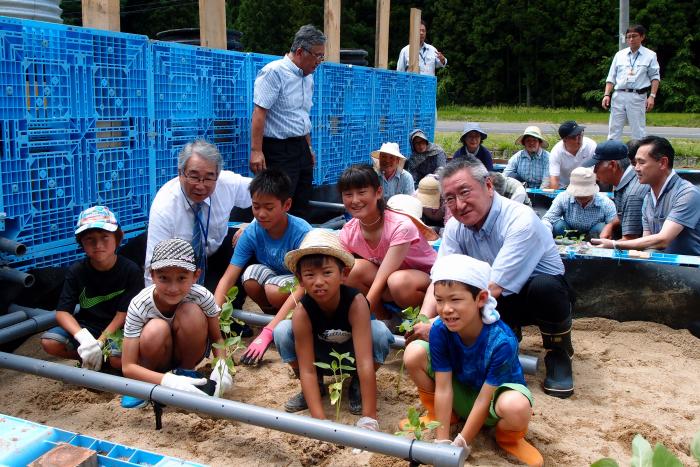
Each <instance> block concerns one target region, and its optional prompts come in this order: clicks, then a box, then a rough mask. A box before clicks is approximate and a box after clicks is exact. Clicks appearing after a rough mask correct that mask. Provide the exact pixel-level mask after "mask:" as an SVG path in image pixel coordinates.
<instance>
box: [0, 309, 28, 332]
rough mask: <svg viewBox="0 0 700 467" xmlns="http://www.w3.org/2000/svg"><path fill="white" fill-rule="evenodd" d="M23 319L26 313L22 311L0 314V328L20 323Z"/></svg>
mask: <svg viewBox="0 0 700 467" xmlns="http://www.w3.org/2000/svg"><path fill="white" fill-rule="evenodd" d="M25 319H27V314H26V313H25V312H23V311H15V312H13V313H7V314H6V315H2V316H0V329H2V328H6V327H7V326H12V325H13V324H17V323H20V322H22V321H24V320H25Z"/></svg>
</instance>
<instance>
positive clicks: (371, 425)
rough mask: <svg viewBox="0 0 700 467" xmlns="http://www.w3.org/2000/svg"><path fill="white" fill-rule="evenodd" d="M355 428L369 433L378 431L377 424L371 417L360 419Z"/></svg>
mask: <svg viewBox="0 0 700 467" xmlns="http://www.w3.org/2000/svg"><path fill="white" fill-rule="evenodd" d="M355 426H356V427H357V428H364V429H365V430H370V431H379V422H378V421H376V420H375V419H373V418H372V417H362V418H361V419H359V420H358V421H357V423H355Z"/></svg>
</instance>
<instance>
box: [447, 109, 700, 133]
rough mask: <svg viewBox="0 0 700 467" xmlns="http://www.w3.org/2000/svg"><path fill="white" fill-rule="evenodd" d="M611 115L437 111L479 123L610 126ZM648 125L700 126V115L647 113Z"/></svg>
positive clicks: (577, 111)
mask: <svg viewBox="0 0 700 467" xmlns="http://www.w3.org/2000/svg"><path fill="white" fill-rule="evenodd" d="M608 115H609V114H608V113H607V112H605V111H603V109H600V110H587V109H584V108H583V107H575V108H572V109H566V108H554V109H551V108H546V107H520V106H505V105H496V106H490V107H465V106H457V105H449V106H445V107H441V108H439V109H438V120H461V121H476V122H545V123H554V124H557V125H558V124H560V123H561V122H563V121H564V120H576V121H577V122H579V123H603V124H606V123H608ZM647 125H649V126H680V127H694V128H697V127H700V114H698V113H671V112H668V113H664V112H650V113H648V114H647Z"/></svg>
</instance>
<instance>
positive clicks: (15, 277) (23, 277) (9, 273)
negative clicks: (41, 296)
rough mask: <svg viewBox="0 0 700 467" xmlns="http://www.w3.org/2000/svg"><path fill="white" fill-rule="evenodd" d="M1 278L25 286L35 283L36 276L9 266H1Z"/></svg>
mask: <svg viewBox="0 0 700 467" xmlns="http://www.w3.org/2000/svg"><path fill="white" fill-rule="evenodd" d="M0 280H6V281H10V282H14V283H15V284H20V285H23V286H25V287H31V286H32V285H34V276H32V275H31V274H27V273H26V272H22V271H17V270H15V269H10V268H8V267H4V266H3V267H0Z"/></svg>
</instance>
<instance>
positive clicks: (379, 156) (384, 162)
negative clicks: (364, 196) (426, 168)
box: [372, 143, 415, 199]
mask: <svg viewBox="0 0 700 467" xmlns="http://www.w3.org/2000/svg"><path fill="white" fill-rule="evenodd" d="M372 161H373V163H374V167H375V169H376V170H377V172H379V178H380V179H381V182H382V190H383V191H384V199H389V198H391V197H392V196H394V195H396V194H399V193H403V194H406V195H410V194H411V193H413V190H414V189H415V187H414V186H413V176H411V174H410V172H408V171H407V170H404V165H406V156H404V155H403V154H401V150H400V149H399V145H398V144H397V143H384V144H382V147H381V148H379V150H378V151H373V152H372Z"/></svg>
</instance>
